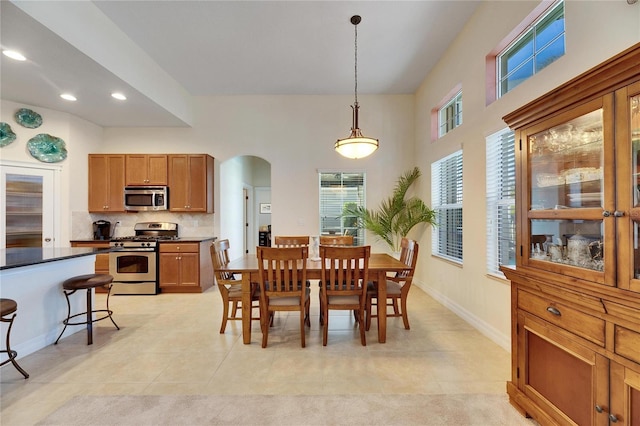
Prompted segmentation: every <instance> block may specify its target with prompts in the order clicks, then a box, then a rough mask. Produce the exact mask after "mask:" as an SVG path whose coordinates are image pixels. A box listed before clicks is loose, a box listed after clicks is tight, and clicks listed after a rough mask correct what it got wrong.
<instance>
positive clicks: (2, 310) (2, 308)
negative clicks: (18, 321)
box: [0, 299, 29, 379]
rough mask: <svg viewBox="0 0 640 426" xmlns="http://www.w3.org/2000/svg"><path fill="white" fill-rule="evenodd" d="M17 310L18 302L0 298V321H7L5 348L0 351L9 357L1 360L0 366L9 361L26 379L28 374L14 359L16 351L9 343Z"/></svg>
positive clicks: (16, 354)
mask: <svg viewBox="0 0 640 426" xmlns="http://www.w3.org/2000/svg"><path fill="white" fill-rule="evenodd" d="M17 310H18V303H17V302H16V301H15V300H12V299H0V316H1V318H0V321H2V322H8V323H9V328H8V329H7V348H6V349H4V350H0V353H6V354H7V356H8V357H9V359H7V360H4V361H2V363H1V364H0V366H3V365H5V364H6V363H8V362H10V363H12V364H13V366H14V367H15V368H16V369H17V370H18V371H19V372H20V373H22V375H23V376H24V378H25V379H28V378H29V374H27V372H26V371H24V370H23V369H22V367H20V366H19V365H18V362H17V361H16V357H17V356H18V353H17V352H16V351H13V350H11V345H10V343H9V336H11V326H13V319H14V318H15V317H16V314H15V312H16V311H17ZM11 314H13V315H12V316H11V318H5V317H6V316H7V315H11Z"/></svg>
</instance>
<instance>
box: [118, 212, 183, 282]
mask: <svg viewBox="0 0 640 426" xmlns="http://www.w3.org/2000/svg"><path fill="white" fill-rule="evenodd" d="M134 231H135V235H133V236H128V237H118V238H114V239H112V240H111V242H110V244H109V245H110V246H111V247H117V248H119V249H120V250H118V251H113V252H111V253H110V254H109V273H110V274H111V275H112V276H113V287H112V288H111V294H158V293H159V292H160V286H159V283H158V276H159V270H158V269H159V267H160V262H159V261H158V257H159V256H158V243H159V241H165V240H177V239H178V224H177V223H171V222H140V223H137V224H136V225H135V227H134Z"/></svg>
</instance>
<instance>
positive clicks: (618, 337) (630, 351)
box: [615, 325, 640, 363]
mask: <svg viewBox="0 0 640 426" xmlns="http://www.w3.org/2000/svg"><path fill="white" fill-rule="evenodd" d="M615 353H617V354H618V355H622V356H623V357H625V358H627V359H630V360H631V361H634V362H637V363H640V333H638V332H636V331H633V330H629V329H628V328H624V327H620V326H619V325H616V332H615Z"/></svg>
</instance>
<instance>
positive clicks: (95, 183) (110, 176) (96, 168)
mask: <svg viewBox="0 0 640 426" xmlns="http://www.w3.org/2000/svg"><path fill="white" fill-rule="evenodd" d="M124 169H125V156H124V155H122V154H89V212H91V213H104V212H124V186H125V184H124V175H125V173H124Z"/></svg>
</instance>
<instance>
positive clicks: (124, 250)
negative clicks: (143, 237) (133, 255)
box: [111, 247, 156, 254]
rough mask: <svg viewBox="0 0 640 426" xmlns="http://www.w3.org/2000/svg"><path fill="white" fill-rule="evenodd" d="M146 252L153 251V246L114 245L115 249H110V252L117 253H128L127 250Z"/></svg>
mask: <svg viewBox="0 0 640 426" xmlns="http://www.w3.org/2000/svg"><path fill="white" fill-rule="evenodd" d="M141 251H142V252H147V253H153V252H154V251H156V249H155V248H142V247H140V248H137V247H116V250H114V251H112V252H111V253H114V254H119V253H129V252H141Z"/></svg>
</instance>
